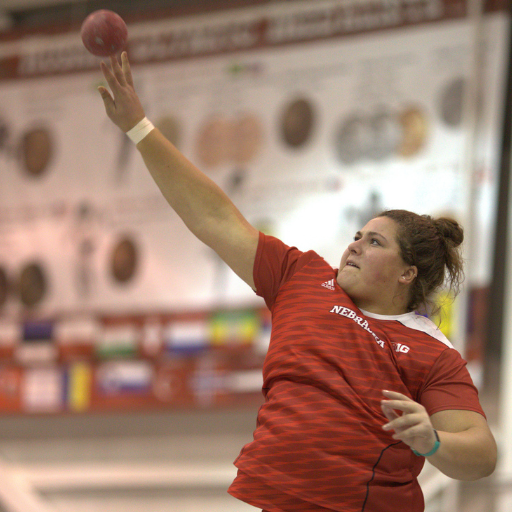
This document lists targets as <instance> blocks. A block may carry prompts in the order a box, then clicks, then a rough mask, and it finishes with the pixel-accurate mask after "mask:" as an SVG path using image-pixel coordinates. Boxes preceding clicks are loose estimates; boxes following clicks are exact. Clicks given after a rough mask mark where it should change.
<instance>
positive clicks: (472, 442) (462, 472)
mask: <svg viewBox="0 0 512 512" xmlns="http://www.w3.org/2000/svg"><path fill="white" fill-rule="evenodd" d="M430 420H431V422H432V426H433V427H434V428H435V429H436V430H437V432H438V434H439V439H440V441H441V445H440V446H439V450H438V451H437V452H436V453H435V454H434V455H432V456H431V457H427V460H428V461H429V462H430V463H431V464H432V465H434V466H435V467H436V468H437V469H439V470H440V471H441V472H443V473H444V474H445V475H447V476H449V477H451V478H455V479H457V480H477V479H479V478H483V477H486V476H489V475H490V474H491V473H492V472H493V471H494V469H495V467H496V460H497V447H496V441H495V440H494V436H493V435H492V432H491V430H490V429H489V426H488V425H487V421H486V420H485V418H484V417H483V416H482V415H480V414H478V413H477V412H473V411H454V410H450V411H441V412H437V413H435V414H433V415H432V416H431V417H430Z"/></svg>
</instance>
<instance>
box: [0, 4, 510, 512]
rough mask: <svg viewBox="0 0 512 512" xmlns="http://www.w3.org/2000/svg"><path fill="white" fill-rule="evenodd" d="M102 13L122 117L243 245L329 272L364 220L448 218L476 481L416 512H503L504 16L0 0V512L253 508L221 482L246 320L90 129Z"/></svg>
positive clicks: (98, 121) (239, 390) (237, 296)
mask: <svg viewBox="0 0 512 512" xmlns="http://www.w3.org/2000/svg"><path fill="white" fill-rule="evenodd" d="M103 8H106V9H111V10H114V11H116V12H118V13H119V14H120V15H122V16H123V17H124V19H125V21H126V22H127V24H128V29H129V41H128V47H127V50H128V53H129V55H130V59H131V62H132V67H133V72H134V76H135V82H136V88H137V91H138V93H139V95H140V97H141V99H142V101H143V103H144V107H145V109H146V112H147V115H148V117H149V118H150V119H152V120H153V122H154V123H155V124H156V125H157V126H159V128H160V129H161V130H162V131H163V132H164V133H165V134H166V135H167V136H168V137H169V139H170V140H171V141H172V142H174V143H175V145H176V146H177V147H178V148H179V149H180V150H182V151H183V152H184V153H185V154H186V155H187V156H188V157H189V158H190V159H191V160H192V161H193V162H194V163H196V164H197V165H198V166H199V167H200V168H201V169H203V170H204V171H205V172H206V173H207V174H208V175H209V176H211V177H212V178H213V179H214V180H215V181H216V182H217V183H218V184H219V185H220V186H221V187H222V188H224V189H225V190H226V191H227V192H228V194H229V195H230V196H231V197H232V199H233V200H234V202H235V203H236V204H237V206H238V207H239V208H240V209H241V210H242V212H243V213H244V215H245V216H246V217H247V218H248V219H249V221H251V222H252V223H253V224H254V225H255V226H257V227H258V228H259V229H261V230H262V231H265V232H267V233H269V234H273V235H276V236H278V237H280V238H282V239H283V240H284V241H285V242H286V243H288V244H290V245H296V246H298V247H299V248H301V249H304V250H307V249H314V250H316V251H317V252H319V253H320V254H322V255H323V256H324V257H325V258H326V259H327V260H328V261H329V262H331V263H332V265H333V266H336V265H337V264H338V262H339V258H340V257H341V253H342V252H343V248H344V247H345V246H346V244H347V243H348V242H349V241H350V240H351V238H352V236H353V233H354V232H356V231H357V230H358V229H359V228H360V227H361V226H362V225H364V224H365V223H366V221H367V220H368V219H369V218H371V216H373V215H374V214H376V213H378V212H379V211H381V210H382V209H385V208H406V209H410V210H414V211H418V212H419V213H429V214H433V215H440V214H443V215H451V216H453V217H455V218H457V219H458V220H459V221H461V222H462V223H463V225H464V226H465V228H466V244H465V251H466V259H467V272H466V275H467V278H466V282H465V286H464V290H463V292H462V294H461V295H460V296H459V297H458V298H457V300H456V301H455V302H454V303H452V302H451V301H450V300H449V299H450V298H449V297H447V305H446V308H445V311H444V314H443V316H442V317H440V318H438V319H437V320H438V321H439V322H440V323H441V327H442V329H443V331H444V332H445V333H446V334H447V336H448V337H449V338H450V339H451V340H452V341H453V343H454V344H455V346H456V347H457V348H458V349H459V350H460V351H461V352H462V353H463V355H464V357H465V358H466V359H467V361H468V366H469V368H470V371H471V373H472V376H473V378H474V380H475V383H476V384H477V386H478V387H479V389H480V392H481V397H482V402H483V404H484V408H485V409H486V411H487V413H488V417H489V421H490V423H491V425H492V428H493V431H494V432H495V434H496V436H497V438H498V439H499V441H500V445H501V446H502V454H503V456H502V464H501V467H500V470H499V471H498V473H497V476H496V475H495V476H494V477H492V478H490V479H485V480H484V481H480V482H478V483H476V484H471V485H459V484H457V483H455V482H453V481H450V480H449V479H446V478H444V477H443V475H441V474H439V473H438V472H437V471H435V470H434V469H433V468H432V467H430V466H428V465H427V467H426V469H425V471H424V473H423V475H422V484H423V488H424V491H425V495H426V497H427V510H428V511H430V512H434V511H436V512H445V511H448V510H450V511H451V510H459V511H463V512H473V511H477V510H482V511H484V510H485V511H492V510H496V511H499V512H502V511H503V512H504V511H506V510H507V511H508V510H510V507H511V506H512V504H511V502H510V497H509V494H508V490H509V489H508V484H507V482H508V481H509V474H510V470H509V468H510V467H512V462H510V460H509V459H512V456H510V453H511V451H512V450H511V449H510V447H509V445H508V440H507V436H506V434H505V432H506V431H507V430H506V428H507V426H508V425H509V421H510V423H512V420H509V418H508V416H506V411H507V409H508V408H507V403H508V401H507V398H508V396H509V393H508V392H505V391H503V392H502V393H500V386H501V389H502V390H507V389H508V386H509V382H508V372H506V371H505V372H502V371H501V369H502V368H508V360H509V357H511V356H510V355H509V354H508V345H507V344H506V343H502V340H503V339H508V332H509V326H508V324H507V319H508V318H509V317H510V316H511V315H508V314H507V311H508V308H509V305H508V303H507V301H506V298H507V297H508V293H507V290H508V277H507V276H508V273H507V265H508V262H507V258H506V254H507V249H508V246H507V244H508V243H509V241H508V239H509V237H508V236H507V235H508V202H509V201H508V170H509V166H510V165H509V164H510V162H509V156H510V155H509V147H510V127H509V122H510V113H509V112H508V109H509V98H508V90H509V87H508V76H509V24H510V14H509V2H508V1H506V0H492V1H485V2H484V1H470V0H395V1H376V0H353V1H349V0H347V1H345V0H339V1H334V0H318V1H315V2H312V1H300V0H291V1H290V0H289V1H284V0H282V1H278V0H274V1H270V0H246V1H241V0H240V1H236V0H233V1H218V2H217V1H206V0H189V1H186V2H185V1H178V0H175V1H171V0H167V1H166V0H146V1H131V2H122V1H114V0H112V1H86V0H75V1H73V2H71V1H68V2H64V1H60V0H16V1H11V0H2V1H0V27H1V28H2V31H1V32H0V411H1V416H0V510H1V509H2V508H3V509H4V510H5V511H6V512H18V511H24V512H25V511H32V510H33V511H34V512H36V511H40V512H43V511H48V512H50V511H68V510H69V511H71V510H73V511H93V510H102V511H118V510H121V509H122V510H123V511H124V512H126V511H130V510H140V509H141V508H145V509H146V510H148V511H151V512H157V511H160V510H164V509H165V510H169V509H172V510H180V511H199V510H205V509H207V510H209V511H210V512H212V511H217V510H218V511H219V512H220V511H221V510H222V511H231V510H232V511H243V510H253V509H252V508H251V507H249V506H246V505H244V504H242V503H239V502H237V501H236V500H234V499H232V498H230V497H229V496H228V495H227V494H226V488H227V487H228V485H229V483H230V482H231V480H232V479H233V477H234V475H235V468H234V466H232V461H233V460H234V458H235V457H236V456H237V454H238V452H239V450H240V448H241V447H242V446H243V445H244V444H245V443H246V442H248V441H249V440H250V439H251V435H252V430H253V429H254V427H255V418H256V412H257V409H258V406H259V405H260V404H261V400H262V398H261V393H260V387H261V365H262V363H263V358H264V355H265V351H266V348H267V346H268V337H269V322H270V320H269V316H268V312H267V311H266V309H265V308H264V304H263V303H262V302H261V301H260V300H259V299H258V298H257V297H255V296H254V294H253V293H252V291H251V290H249V289H247V287H246V286H245V285H244V284H243V283H242V282H240V281H239V280H238V279H237V278H236V277H235V276H234V275H232V274H231V273H230V271H229V270H228V269H227V267H225V266H224V264H223V263H222V262H221V261H220V260H219V259H218V258H217V257H216V256H215V255H214V254H213V253H212V252H210V250H209V249H207V248H206V247H204V246H202V245H201V244H200V243H199V242H198V241H196V240H195V239H194V238H193V237H192V236H191V235H190V234H188V232H187V231H186V229H185V228H184V227H183V226H182V225H181V223H180V221H179V219H178V218H177V217H176V215H175V214H174V213H173V212H172V211H171V210H170V209H169V208H168V206H167V205H166V203H165V201H164V200H163V199H162V198H161V196H160V194H159V192H158V190H157V188H156V186H155V185H154V184H153V182H152V181H151V179H150V177H149V175H148V174H147V172H146V171H145V169H144V166H143V164H142V161H141V159H140V158H139V157H138V154H137V152H136V150H135V148H134V147H133V145H132V144H131V142H130V141H129V140H128V139H127V138H126V136H124V134H121V133H119V132H118V130H117V129H116V128H115V127H113V126H112V125H111V123H110V121H109V120H108V119H107V118H106V115H105V113H104V110H103V104H102V102H101V98H100V97H99V94H98V93H97V90H96V87H97V86H98V85H99V84H101V83H102V75H101V73H100V71H99V59H98V58H96V57H93V56H92V55H90V54H88V53H87V52H86V50H85V49H84V48H83V46H82V43H81V40H80V25H81V23H82V21H83V20H84V19H85V17H86V16H87V15H88V14H89V13H90V12H92V11H94V10H96V9H103Z"/></svg>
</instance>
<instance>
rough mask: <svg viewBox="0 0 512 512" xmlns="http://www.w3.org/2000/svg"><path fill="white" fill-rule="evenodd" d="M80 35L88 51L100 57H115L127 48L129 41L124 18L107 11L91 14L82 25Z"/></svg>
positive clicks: (102, 10)
mask: <svg viewBox="0 0 512 512" xmlns="http://www.w3.org/2000/svg"><path fill="white" fill-rule="evenodd" d="M80 34H81V36H82V42H83V43H84V46H85V47H86V48H87V50H88V51H89V52H91V53H92V54H93V55H97V56H98V57H108V56H110V55H115V54H116V53H117V52H119V51H121V50H123V49H124V48H125V46H126V41H127V39H128V29H127V27H126V23H125V22H124V20H123V18H121V16H119V14H117V13H115V12H113V11H109V10H107V9H100V10H98V11H94V12H92V13H91V14H89V16H87V18H85V20H84V22H83V23H82V28H81V30H80Z"/></svg>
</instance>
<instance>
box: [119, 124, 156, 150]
mask: <svg viewBox="0 0 512 512" xmlns="http://www.w3.org/2000/svg"><path fill="white" fill-rule="evenodd" d="M154 128H155V127H154V126H153V123H152V122H151V121H150V120H149V119H148V118H147V117H145V118H144V119H142V121H139V122H138V123H137V124H136V125H135V126H134V127H133V128H132V129H131V130H128V131H127V132H126V135H128V137H130V139H131V140H132V141H133V143H134V144H135V145H137V144H138V143H139V142H140V141H141V140H142V139H143V138H144V137H145V136H146V135H147V134H148V133H149V132H151V131H152V130H154Z"/></svg>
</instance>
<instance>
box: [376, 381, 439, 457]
mask: <svg viewBox="0 0 512 512" xmlns="http://www.w3.org/2000/svg"><path fill="white" fill-rule="evenodd" d="M383 394H384V397H385V399H384V400H382V401H381V408H382V412H383V413H384V415H385V416H386V418H387V419H388V420H389V422H388V423H386V424H385V425H383V426H382V428H383V429H384V430H386V431H389V432H393V435H392V437H393V439H396V440H399V441H402V442H404V443H405V444H407V445H408V446H410V447H411V449H413V450H416V451H417V452H419V453H428V452H429V451H430V450H432V448H433V446H434V445H435V442H436V436H435V433H434V427H433V426H432V423H431V421H430V417H429V415H428V413H427V411H426V409H425V407H423V406H422V405H421V404H419V403H417V402H415V401H414V400H412V399H411V398H409V397H407V396H406V395H403V394H402V393H397V392H395V391H383Z"/></svg>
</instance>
